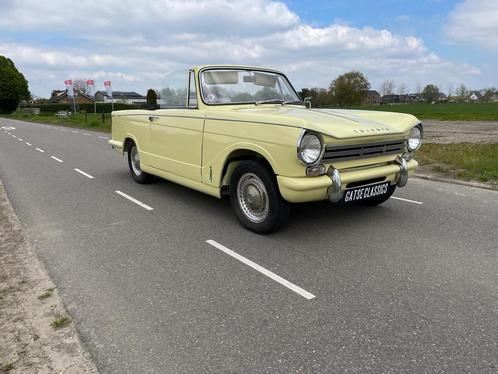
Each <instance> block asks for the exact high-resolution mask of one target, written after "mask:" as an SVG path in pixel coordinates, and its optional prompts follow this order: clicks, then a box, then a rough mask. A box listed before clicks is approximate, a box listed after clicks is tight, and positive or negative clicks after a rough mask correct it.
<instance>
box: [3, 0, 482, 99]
mask: <svg viewBox="0 0 498 374" xmlns="http://www.w3.org/2000/svg"><path fill="white" fill-rule="evenodd" d="M2 30H8V31H9V33H10V34H12V33H15V32H16V31H22V32H23V35H26V34H27V33H30V32H31V33H37V34H43V35H45V39H46V38H47V37H48V36H50V35H54V36H56V37H60V36H61V35H62V36H67V37H68V38H69V39H70V42H67V43H61V42H60V41H59V42H58V43H57V44H56V43H53V44H52V43H44V44H36V43H35V42H28V41H24V40H25V39H23V41H21V42H19V41H16V42H13V41H12V40H9V41H7V40H2V33H1V31H2ZM45 39H42V40H45ZM35 40H36V39H35ZM0 54H4V55H7V56H8V57H11V58H12V59H13V60H14V61H15V62H16V64H18V65H19V66H20V67H21V70H22V71H23V72H24V73H25V75H26V76H27V78H28V80H29V81H30V84H31V85H32V90H33V91H34V93H35V94H37V95H44V96H47V95H48V94H49V92H50V89H52V88H58V87H60V86H62V82H63V80H64V79H66V78H69V77H73V78H76V77H88V78H96V79H102V80H103V79H105V78H106V77H107V78H110V79H112V80H113V87H114V88H115V89H117V90H118V89H127V90H128V89H133V90H137V91H141V92H145V90H146V89H147V88H149V87H155V86H156V85H157V82H159V81H160V77H161V76H163V75H164V74H165V73H167V72H169V71H174V70H178V69H180V68H184V67H190V66H193V65H198V64H204V63H239V64H250V65H264V66H271V67H275V68H278V69H280V70H283V71H285V72H287V73H289V77H290V78H291V79H292V80H293V81H294V82H295V84H296V86H297V87H299V88H301V87H312V86H322V87H325V86H328V84H329V82H330V81H331V80H332V79H333V78H335V77H336V76H337V75H338V74H340V73H343V72H345V71H348V70H352V69H357V70H361V71H363V72H364V73H365V74H366V75H367V76H368V77H369V78H370V80H371V81H372V86H374V87H375V86H376V84H377V83H378V82H380V81H382V80H384V79H387V78H389V79H395V80H400V81H403V82H407V83H409V82H410V83H412V84H414V83H415V82H416V81H421V82H434V83H436V84H439V85H444V86H445V85H446V83H447V81H449V80H450V78H451V80H452V81H453V80H454V79H456V78H458V79H459V80H460V81H464V82H466V80H467V79H469V77H470V78H471V77H474V76H476V75H479V74H480V72H479V70H478V69H476V68H475V67H472V66H469V65H467V64H464V63H458V62H452V61H448V60H444V59H442V58H440V57H438V56H437V55H436V54H434V53H433V52H431V51H429V50H428V49H427V48H426V47H425V45H424V43H423V41H422V40H421V39H420V38H417V37H414V36H401V35H396V34H394V33H392V32H390V31H388V30H382V29H375V28H371V27H366V28H356V27H353V26H350V25H347V24H344V23H341V24H338V23H334V24H331V25H328V26H325V27H315V26H311V25H309V24H306V23H304V22H303V21H302V20H301V19H300V18H299V17H298V16H297V15H296V14H295V13H293V12H291V11H290V10H289V9H288V8H287V6H286V5H285V4H283V3H281V2H277V1H270V0H241V1H229V0H209V1H208V0H199V1H192V0H190V1H172V0H155V1H144V2H140V5H137V3H136V2H135V1H132V0H121V1H119V2H118V1H99V2H97V1H95V0H88V1H80V2H75V1H72V0H59V1H53V2H52V1H49V0H46V1H37V0H19V1H9V2H8V3H6V4H5V5H3V9H2V13H0ZM44 72H45V73H44Z"/></svg>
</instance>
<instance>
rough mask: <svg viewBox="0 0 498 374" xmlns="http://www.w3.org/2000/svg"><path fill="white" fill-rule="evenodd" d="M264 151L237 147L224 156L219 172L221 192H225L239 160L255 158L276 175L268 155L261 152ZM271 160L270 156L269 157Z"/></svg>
mask: <svg viewBox="0 0 498 374" xmlns="http://www.w3.org/2000/svg"><path fill="white" fill-rule="evenodd" d="M263 153H265V152H258V151H256V150H254V149H250V148H238V149H235V150H232V151H231V152H230V153H229V154H228V155H227V157H226V158H225V161H224V163H223V168H222V172H221V188H222V192H227V190H228V186H229V184H230V178H231V176H232V174H233V171H234V170H235V168H236V167H237V165H238V164H239V163H240V162H241V161H246V160H255V161H258V162H260V163H261V164H263V165H264V166H265V167H267V168H268V169H269V170H271V172H272V173H273V174H275V175H276V172H275V168H274V167H273V165H272V163H271V162H270V161H269V159H268V158H269V157H268V158H267V157H265V155H264V154H263ZM270 160H271V158H270Z"/></svg>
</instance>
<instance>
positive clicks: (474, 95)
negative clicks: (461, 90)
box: [467, 91, 482, 101]
mask: <svg viewBox="0 0 498 374" xmlns="http://www.w3.org/2000/svg"><path fill="white" fill-rule="evenodd" d="M467 98H468V99H469V100H470V101H479V100H481V99H482V94H481V92H479V91H470V92H469V95H468V96H467Z"/></svg>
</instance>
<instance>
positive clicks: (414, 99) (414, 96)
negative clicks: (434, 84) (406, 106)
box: [408, 93, 424, 103]
mask: <svg viewBox="0 0 498 374" xmlns="http://www.w3.org/2000/svg"><path fill="white" fill-rule="evenodd" d="M408 101H409V102H410V103H420V102H422V101H424V98H423V97H422V94H420V93H411V94H409V95H408Z"/></svg>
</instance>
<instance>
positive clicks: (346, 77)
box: [330, 71, 370, 106]
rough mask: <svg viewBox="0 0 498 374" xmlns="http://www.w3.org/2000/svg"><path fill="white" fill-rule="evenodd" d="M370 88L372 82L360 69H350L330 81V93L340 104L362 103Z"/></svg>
mask: <svg viewBox="0 0 498 374" xmlns="http://www.w3.org/2000/svg"><path fill="white" fill-rule="evenodd" d="M369 89H370V82H369V81H368V80H367V78H365V76H364V75H363V74H362V73H360V72H359V71H350V72H348V73H345V74H343V75H340V76H338V77H337V78H336V79H335V80H334V81H332V83H330V93H331V95H332V97H333V99H334V101H335V102H336V103H337V105H339V106H353V105H360V104H361V102H362V101H363V99H364V98H365V96H366V94H367V91H368V90H369Z"/></svg>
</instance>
